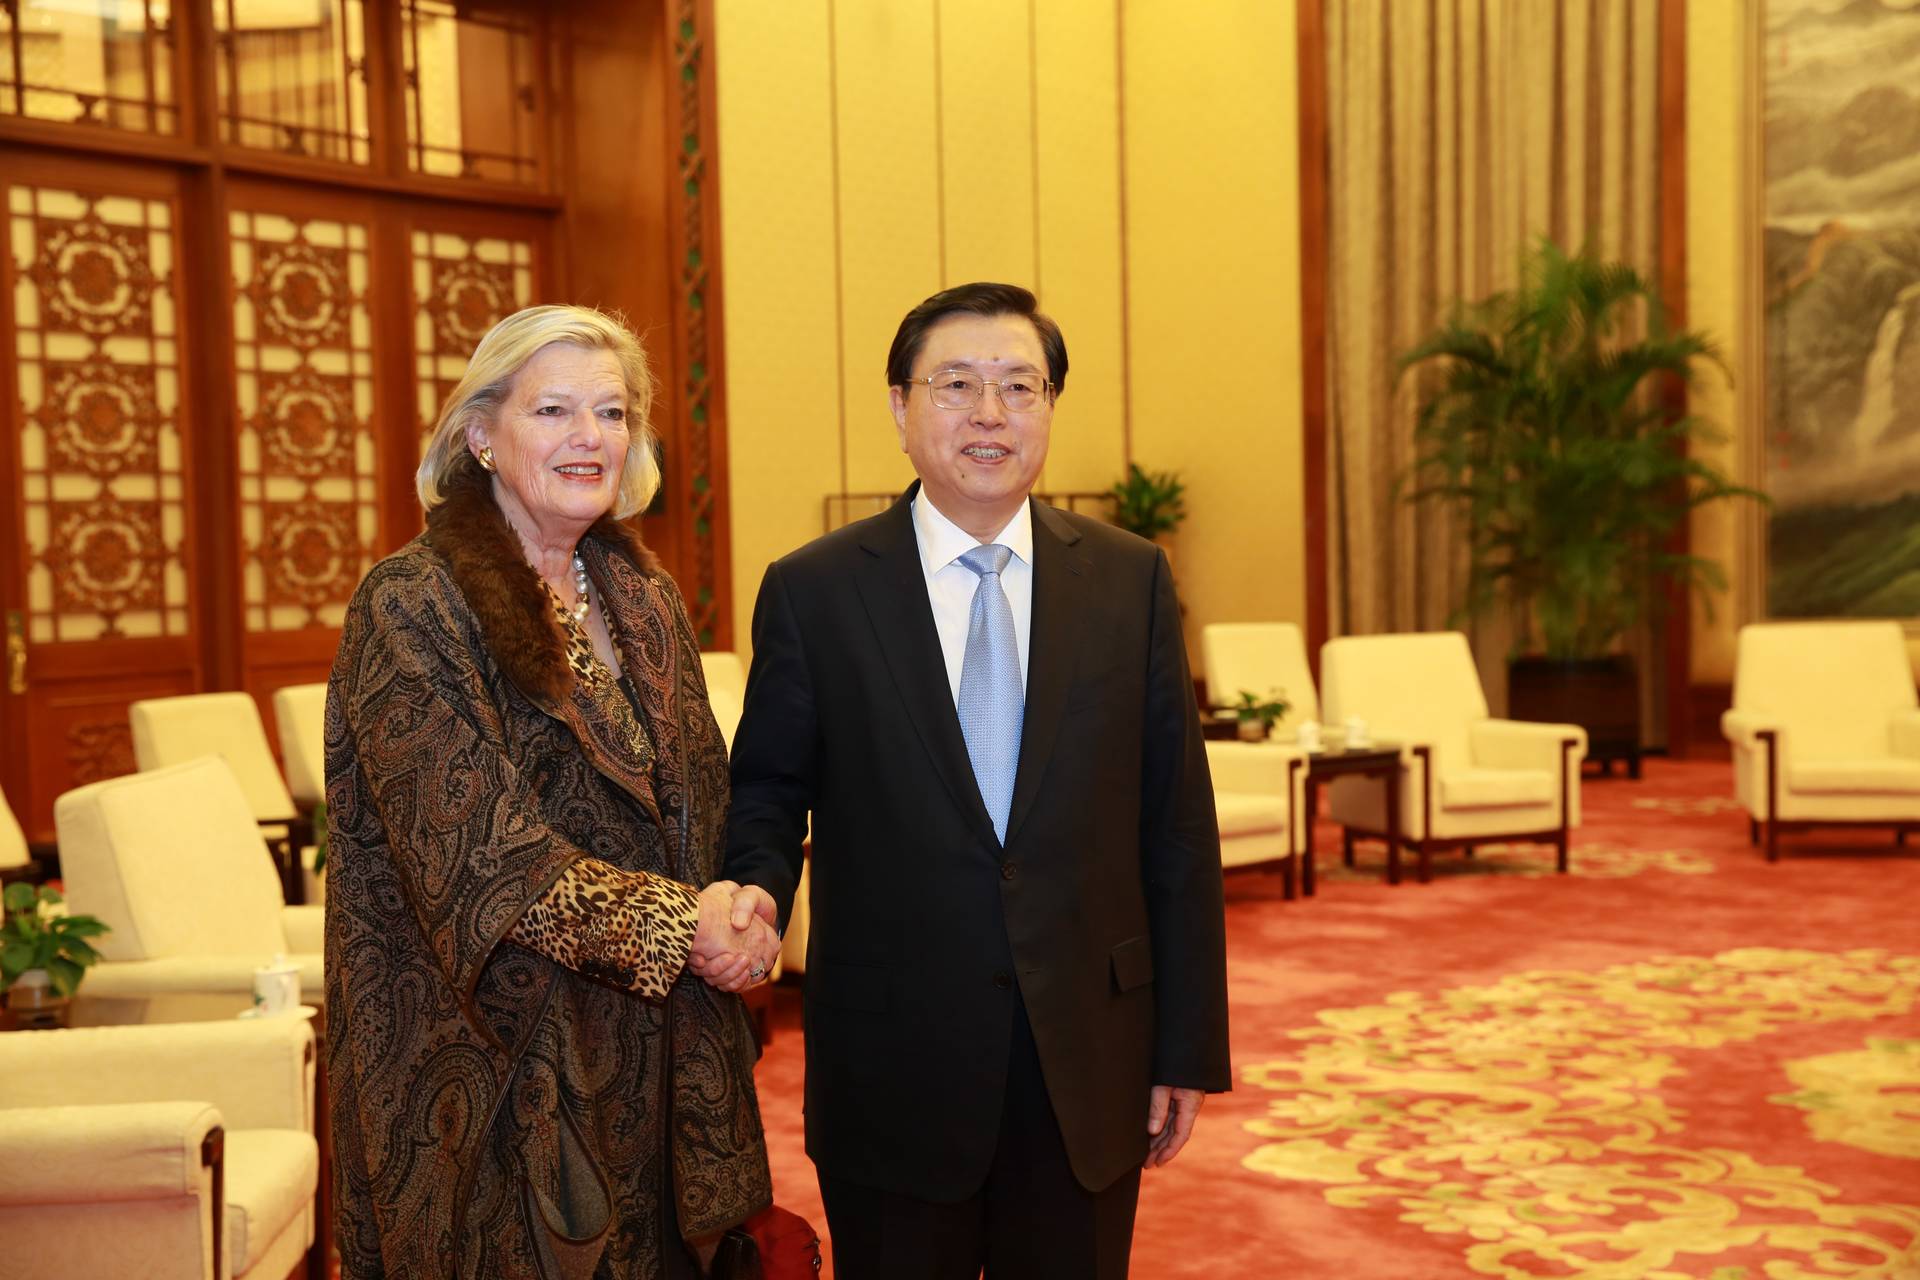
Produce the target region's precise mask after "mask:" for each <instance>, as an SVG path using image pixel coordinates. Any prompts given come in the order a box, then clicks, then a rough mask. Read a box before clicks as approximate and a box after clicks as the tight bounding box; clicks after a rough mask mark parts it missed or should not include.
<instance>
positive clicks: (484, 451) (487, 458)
mask: <svg viewBox="0 0 1920 1280" xmlns="http://www.w3.org/2000/svg"><path fill="white" fill-rule="evenodd" d="M480 465H481V466H483V467H485V468H486V469H487V470H489V471H491V470H493V446H492V445H484V446H482V448H481V450H480Z"/></svg>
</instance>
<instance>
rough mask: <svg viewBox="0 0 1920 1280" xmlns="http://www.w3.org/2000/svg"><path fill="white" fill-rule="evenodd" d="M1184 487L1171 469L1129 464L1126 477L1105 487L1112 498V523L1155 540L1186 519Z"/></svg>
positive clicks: (1149, 539)
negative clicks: (1143, 467)
mask: <svg viewBox="0 0 1920 1280" xmlns="http://www.w3.org/2000/svg"><path fill="white" fill-rule="evenodd" d="M1186 490H1187V486H1186V485H1185V484H1183V483H1181V480H1180V477H1179V476H1177V475H1175V474H1174V473H1173V472H1171V471H1143V470H1141V469H1140V464H1139V463H1137V462H1132V463H1128V464H1127V478H1126V479H1125V480H1122V481H1121V482H1120V483H1118V484H1116V485H1114V486H1113V488H1111V489H1109V490H1107V492H1108V493H1109V494H1110V495H1111V496H1112V497H1113V522H1114V523H1115V524H1117V525H1119V526H1120V527H1121V528H1122V529H1125V530H1126V531H1127V532H1128V533H1134V534H1138V535H1140V536H1141V537H1142V538H1145V539H1146V540H1147V541H1149V542H1154V541H1157V540H1158V539H1159V537H1160V535H1161V534H1163V533H1172V532H1173V531H1174V530H1175V529H1178V528H1179V527H1180V522H1181V521H1182V520H1184V519H1186V518H1187V502H1186V498H1185V496H1184V495H1185V494H1186Z"/></svg>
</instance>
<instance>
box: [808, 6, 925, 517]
mask: <svg viewBox="0 0 1920 1280" xmlns="http://www.w3.org/2000/svg"><path fill="white" fill-rule="evenodd" d="M773 7H777V6H773ZM833 11H834V26H835V33H834V34H835V50H836V57H837V64H838V66H837V75H836V81H835V82H836V84H837V85H838V91H839V114H838V117H837V120H836V126H837V129H838V137H839V148H840V261H841V286H842V296H843V299H844V304H845V312H844V331H843V337H844V341H845V347H846V417H845V423H846V436H845V440H844V442H843V443H844V447H845V449H846V458H847V474H846V478H847V487H848V488H849V489H850V490H853V491H855V492H863V491H868V490H894V489H904V488H905V487H906V485H907V483H908V482H909V481H910V480H912V479H913V468H912V467H911V466H910V465H909V464H908V462H907V459H906V455H905V454H903V453H901V452H900V442H899V438H898V436H897V435H896V434H895V431H894V426H893V418H892V417H891V416H890V415H889V413H888V412H887V379H886V372H885V369H886V361H887V347H888V345H889V344H890V343H891V342H892V341H893V333H894V330H895V329H897V328H898V327H899V325H900V317H901V316H903V315H905V314H906V312H907V309H908V308H909V307H911V306H913V304H914V303H916V302H918V301H920V299H922V298H924V297H926V296H927V295H928V294H930V293H933V292H934V291H936V290H937V289H939V288H940V285H941V283H942V282H941V279H940V225H941V212H940V199H939V185H940V184H939V151H938V148H939V138H940V134H939V129H938V128H937V127H936V112H935V103H936V98H935V83H934V81H935V76H934V69H935V66H936V62H935V48H934V25H935V24H934V9H933V0H914V2H911V3H910V2H907V0H834V3H833ZM792 425H793V428H794V429H795V430H810V429H812V428H811V427H810V425H809V423H808V420H807V419H804V418H802V419H797V420H795V421H794V423H793V424H792ZM821 425H822V426H824V425H825V421H822V423H821Z"/></svg>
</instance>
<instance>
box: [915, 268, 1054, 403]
mask: <svg viewBox="0 0 1920 1280" xmlns="http://www.w3.org/2000/svg"><path fill="white" fill-rule="evenodd" d="M957 315H973V316H1025V317H1026V318H1027V319H1028V320H1031V321H1032V322H1033V328H1034V331H1035V332H1036V333H1038V334H1039V335H1040V350H1041V351H1043V352H1044V353H1045V354H1046V357H1047V381H1049V382H1051V383H1053V391H1054V394H1055V395H1059V394H1060V391H1061V389H1062V388H1064V387H1065V386H1066V385H1067V340H1066V339H1065V338H1063V337H1061V336H1060V326H1059V325H1057V324H1055V323H1054V322H1053V321H1052V320H1051V319H1050V318H1049V317H1048V316H1046V315H1045V314H1043V313H1042V312H1041V311H1040V303H1039V300H1038V299H1036V298H1035V297H1034V296H1033V292H1032V290H1030V289H1022V288H1021V287H1020V286H1019V285H1017V284H993V283H990V282H986V281H977V282H975V283H973V284H957V285H955V286H953V288H951V289H942V290H941V291H940V292H938V293H936V294H934V295H933V296H932V297H931V298H928V299H927V300H926V301H925V302H923V303H921V304H920V305H919V306H917V307H915V308H914V309H913V310H911V311H909V312H907V318H906V319H904V320H902V321H901V322H900V330H899V332H898V333H895V334H894V335H893V346H892V348H891V349H890V350H888V352H887V385H888V386H890V387H900V386H905V385H906V384H907V383H908V382H910V381H911V380H912V379H913V362H914V361H916V360H918V359H919V358H920V351H921V348H923V347H925V346H926V345H927V333H928V332H929V331H930V330H931V329H932V328H933V327H934V326H935V325H937V324H939V323H940V322H941V321H942V320H945V319H946V318H947V317H949V316H957Z"/></svg>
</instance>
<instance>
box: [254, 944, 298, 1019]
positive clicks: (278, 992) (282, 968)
mask: <svg viewBox="0 0 1920 1280" xmlns="http://www.w3.org/2000/svg"><path fill="white" fill-rule="evenodd" d="M299 1009H300V966H299V965H297V964H288V963H287V958H286V957H285V956H275V957H274V958H273V963H272V964H270V965H266V966H263V967H261V968H259V969H255V970H254V971H253V1012H254V1015H255V1016H256V1017H261V1018H271V1017H276V1016H278V1015H280V1014H283V1013H296V1012H298V1011H299Z"/></svg>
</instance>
